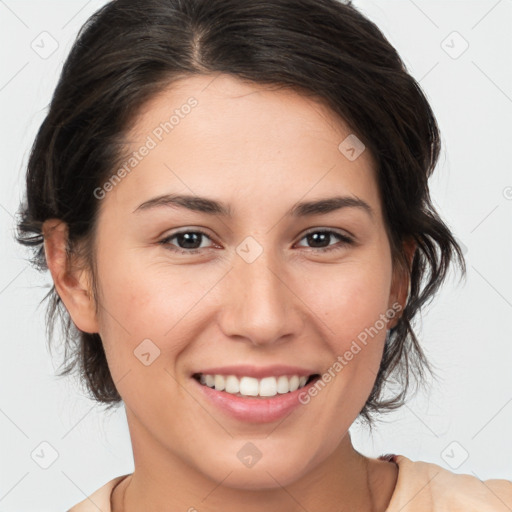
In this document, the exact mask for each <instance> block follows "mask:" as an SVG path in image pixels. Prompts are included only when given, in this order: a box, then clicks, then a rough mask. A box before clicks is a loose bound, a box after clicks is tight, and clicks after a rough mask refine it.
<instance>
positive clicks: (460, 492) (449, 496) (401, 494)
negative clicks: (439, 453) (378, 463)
mask: <svg viewBox="0 0 512 512" xmlns="http://www.w3.org/2000/svg"><path fill="white" fill-rule="evenodd" d="M387 457H388V458H387V460H393V461H394V462H395V463H396V464H397V465H398V479H397V482H396V486H395V490H394V492H393V495H392V497H391V501H390V502H389V505H388V508H387V509H386V512H398V511H400V512H412V511H414V512H444V511H450V512H452V511H461V512H477V511H478V512H510V510H512V481H509V480H502V479H492V480H480V479H478V478H477V477H475V476H472V475H468V474H458V473H453V472H451V471H449V470H447V469H445V468H443V467H441V466H439V465H437V464H433V463H431V462H423V461H412V460H410V459H408V458H407V457H405V456H403V455H394V456H387Z"/></svg>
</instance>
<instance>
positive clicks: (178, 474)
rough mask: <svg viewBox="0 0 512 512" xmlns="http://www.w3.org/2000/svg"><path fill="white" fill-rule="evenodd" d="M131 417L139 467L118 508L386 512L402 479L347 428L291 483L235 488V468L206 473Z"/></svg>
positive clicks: (116, 499) (116, 496) (115, 500)
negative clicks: (364, 450)
mask: <svg viewBox="0 0 512 512" xmlns="http://www.w3.org/2000/svg"><path fill="white" fill-rule="evenodd" d="M127 414H128V415H129V413H128V408H127ZM129 416H130V418H129V419H130V421H129V427H130V435H131V437H132V446H133V453H134V460H135V471H134V472H133V474H132V475H130V476H129V477H127V478H126V479H125V480H123V481H122V482H121V484H120V485H119V486H117V487H116V490H115V493H113V495H112V512H121V511H122V512H132V511H135V510H190V511H194V510H204V511H208V512H217V511H218V512H220V511H222V512H235V511H238V510H241V509H243V510H244V511H246V512H256V511H257V512H260V511H261V510H280V511H283V512H299V511H300V512H303V511H304V510H322V509H325V510H330V509H333V508H335V509H336V510H338V511H340V512H345V511H347V512H348V511H352V510H359V511H361V512H381V511H384V510H385V508H386V506H387V503H388V502H389V499H390V497H391V494H392V490H393V488H394V485H395V482H396V471H395V469H394V468H395V465H394V463H388V462H384V461H378V462H377V461H376V460H375V459H368V458H366V457H364V456H363V455H361V454H360V453H359V452H357V451H356V450H355V449H354V448H353V446H352V443H351V439H350V435H349V433H348V432H347V433H346V435H344V436H343V438H342V439H341V440H340V442H339V444H338V445H337V447H336V449H335V450H334V451H333V452H332V453H331V454H330V455H329V456H327V457H326V458H324V459H323V460H322V461H321V462H320V463H318V464H317V465H315V466H314V467H313V468H311V469H310V470H304V471H301V472H299V473H298V474H299V476H298V478H297V479H295V480H294V481H292V482H291V483H289V482H288V483H286V485H282V484H281V483H280V482H279V481H277V480H276V479H275V478H270V481H271V482H270V485H269V486H268V487H267V488H264V489H257V490H255V489H250V488H234V487H230V485H229V474H230V472H231V471H224V472H223V471H220V470H219V475H218V478H217V479H215V480H214V479H211V478H209V477H208V476H205V475H204V474H203V473H201V472H199V471H197V470H195V469H194V468H193V467H192V466H191V464H187V462H186V461H184V460H182V459H181V458H179V457H178V456H177V455H176V454H173V453H171V452H169V450H168V447H165V446H162V445H161V444H159V443H157V442H156V441H155V440H154V438H152V437H151V436H150V435H149V433H148V432H147V430H146V429H144V427H143V426H142V425H141V424H140V423H138V422H137V420H136V418H135V417H133V415H129ZM392 468H393V469H392ZM391 471H393V474H391ZM377 481H378V486H376V482H377ZM375 489H378V493H377V492H376V491H375Z"/></svg>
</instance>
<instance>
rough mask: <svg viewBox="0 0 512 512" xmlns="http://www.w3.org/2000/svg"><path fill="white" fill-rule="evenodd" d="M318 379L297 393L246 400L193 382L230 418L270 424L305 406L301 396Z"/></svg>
mask: <svg viewBox="0 0 512 512" xmlns="http://www.w3.org/2000/svg"><path fill="white" fill-rule="evenodd" d="M318 378H319V377H316V378H315V379H313V380H312V381H311V382H310V383H309V384H307V385H305V386H304V387H302V388H299V389H296V390H295V391H291V392H289V393H283V394H277V395H275V396H270V397H267V398H244V397H241V396H236V395H233V394H232V393H227V392H226V391H217V390H215V389H212V388H210V387H208V386H205V385H203V384H201V383H200V382H198V381H197V380H196V379H194V378H192V380H193V381H194V382H195V383H196V384H197V385H198V386H199V388H200V389H201V391H202V392H203V393H204V396H205V397H206V398H207V399H208V400H209V401H211V402H212V403H213V404H214V405H215V406H216V407H218V408H219V409H220V410H222V411H223V412H225V413H227V414H229V415H230V416H232V417H234V418H236V419H238V420H240V421H246V422H252V423H270V422H272V421H277V420H279V419H281V418H283V417H285V416H287V415H288V414H290V413H291V412H292V411H293V410H294V409H295V408H297V407H298V406H299V405H304V404H302V403H301V402H300V401H299V396H303V395H302V394H303V393H307V392H308V390H309V388H310V387H311V386H313V385H314V384H315V382H316V381H317V380H318Z"/></svg>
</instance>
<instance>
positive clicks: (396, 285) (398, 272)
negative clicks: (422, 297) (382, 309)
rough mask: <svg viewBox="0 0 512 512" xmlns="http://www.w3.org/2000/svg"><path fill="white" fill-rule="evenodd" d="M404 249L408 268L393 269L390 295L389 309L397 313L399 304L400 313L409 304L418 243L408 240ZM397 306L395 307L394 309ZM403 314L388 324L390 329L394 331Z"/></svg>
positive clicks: (399, 266)
mask: <svg viewBox="0 0 512 512" xmlns="http://www.w3.org/2000/svg"><path fill="white" fill-rule="evenodd" d="M403 248H404V252H405V256H406V260H407V268H403V267H402V266H401V265H398V266H396V267H395V268H394V269H393V281H392V284H391V293H390V295H389V304H388V308H389V309H392V310H393V311H396V309H395V308H396V305H397V303H398V304H400V311H403V309H404V308H405V306H406V304H407V299H408V293H409V281H410V273H411V272H410V269H411V266H412V260H413V258H414V253H415V252H416V242H415V241H414V240H413V239H408V240H406V241H404V242H403ZM393 305H395V307H393ZM401 316H402V315H401V313H400V314H398V315H396V316H395V317H394V318H393V319H392V320H391V321H390V322H389V324H388V329H392V328H393V327H395V326H396V324H397V323H398V321H399V319H400V317H401Z"/></svg>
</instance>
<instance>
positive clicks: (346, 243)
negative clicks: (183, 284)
mask: <svg viewBox="0 0 512 512" xmlns="http://www.w3.org/2000/svg"><path fill="white" fill-rule="evenodd" d="M186 233H195V234H201V235H202V236H205V237H206V238H208V239H210V240H211V238H210V237H209V236H208V235H207V234H206V233H205V232H204V231H201V230H200V229H194V230H187V231H179V232H177V233H173V234H172V235H170V236H168V237H166V238H164V239H163V240H160V242H159V244H161V245H163V246H165V247H166V249H168V250H170V251H173V252H177V253H179V254H196V253H198V252H200V251H201V249H180V248H170V247H169V242H170V240H172V239H173V238H175V237H176V236H178V235H183V234H186ZM315 233H316V234H318V233H321V234H329V235H334V236H335V237H337V238H338V239H339V240H340V243H341V245H339V246H336V245H334V246H328V247H310V249H312V250H316V251H317V252H321V253H327V252H331V251H337V250H341V249H342V248H344V247H346V246H349V245H354V243H355V242H354V240H353V239H352V238H350V237H348V236H346V235H342V234H341V233H338V232H337V231H332V230H327V229H318V230H314V231H309V232H308V233H305V234H304V236H303V237H302V238H301V240H302V239H304V238H306V237H307V236H309V235H312V234H315ZM212 241H213V240H212ZM203 249H204V248H203Z"/></svg>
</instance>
